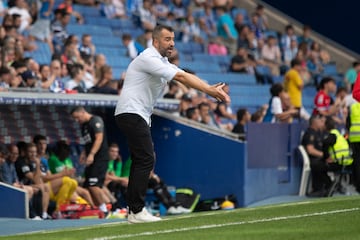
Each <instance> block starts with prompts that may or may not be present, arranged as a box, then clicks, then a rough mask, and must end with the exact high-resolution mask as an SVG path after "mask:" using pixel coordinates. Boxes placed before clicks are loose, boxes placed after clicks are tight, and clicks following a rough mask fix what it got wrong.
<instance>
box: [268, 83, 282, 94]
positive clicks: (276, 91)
mask: <svg viewBox="0 0 360 240" xmlns="http://www.w3.org/2000/svg"><path fill="white" fill-rule="evenodd" d="M282 91H284V87H283V85H282V84H281V83H274V84H273V85H272V86H271V88H270V93H271V96H273V97H278V96H279V94H280V93H281V92H282Z"/></svg>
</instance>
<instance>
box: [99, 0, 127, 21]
mask: <svg viewBox="0 0 360 240" xmlns="http://www.w3.org/2000/svg"><path fill="white" fill-rule="evenodd" d="M102 10H103V12H104V14H105V16H106V17H107V18H109V19H113V18H122V19H126V18H127V16H126V9H125V4H124V1H123V0H105V1H103V3H102Z"/></svg>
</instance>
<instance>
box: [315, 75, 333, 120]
mask: <svg viewBox="0 0 360 240" xmlns="http://www.w3.org/2000/svg"><path fill="white" fill-rule="evenodd" d="M331 93H336V83H335V80H334V79H333V78H331V77H324V78H323V79H322V80H321V82H320V87H319V91H318V92H317V94H316V96H315V98H314V104H315V107H314V110H313V113H312V114H313V115H317V114H320V115H322V116H333V115H335V114H336V113H337V112H338V111H339V108H340V105H339V103H337V104H334V101H333V99H331V97H330V94H331Z"/></svg>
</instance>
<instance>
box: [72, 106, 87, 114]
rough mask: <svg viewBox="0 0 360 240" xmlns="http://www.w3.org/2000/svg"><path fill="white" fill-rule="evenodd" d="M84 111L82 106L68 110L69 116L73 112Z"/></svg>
mask: <svg viewBox="0 0 360 240" xmlns="http://www.w3.org/2000/svg"><path fill="white" fill-rule="evenodd" d="M82 111H85V108H84V107H83V106H76V107H74V108H72V109H71V110H70V114H71V115H72V114H73V113H75V112H82Z"/></svg>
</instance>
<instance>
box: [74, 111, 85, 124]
mask: <svg viewBox="0 0 360 240" xmlns="http://www.w3.org/2000/svg"><path fill="white" fill-rule="evenodd" d="M71 116H72V117H73V119H74V120H75V121H76V122H78V123H80V124H83V123H85V122H86V118H85V112H83V111H79V112H73V114H72V115H71Z"/></svg>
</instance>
